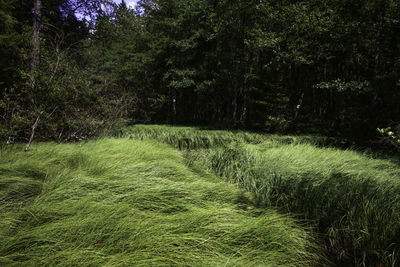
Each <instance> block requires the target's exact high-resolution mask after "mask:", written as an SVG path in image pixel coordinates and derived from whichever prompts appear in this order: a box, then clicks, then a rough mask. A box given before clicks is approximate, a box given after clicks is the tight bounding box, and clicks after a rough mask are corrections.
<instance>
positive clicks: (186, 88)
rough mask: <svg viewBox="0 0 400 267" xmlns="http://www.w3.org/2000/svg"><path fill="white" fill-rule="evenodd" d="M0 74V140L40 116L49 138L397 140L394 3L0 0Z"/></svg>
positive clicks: (399, 71) (20, 137)
mask: <svg viewBox="0 0 400 267" xmlns="http://www.w3.org/2000/svg"><path fill="white" fill-rule="evenodd" d="M0 69H1V72H0V140H4V142H20V141H25V140H27V139H28V138H29V136H30V134H31V127H32V125H33V124H34V122H35V121H36V120H37V119H38V118H40V120H39V123H38V124H37V131H36V137H35V138H38V139H40V140H48V139H51V140H56V141H72V140H82V139H87V138H90V137H92V136H96V135H98V134H99V133H100V132H104V130H107V129H112V128H114V127H116V125H117V124H120V123H121V124H122V123H168V124H189V125H204V126H215V127H227V128H247V129H259V130H264V131H270V132H281V133H288V132H290V133H320V134H325V135H335V136H346V137H353V138H359V139H363V140H373V139H374V138H376V136H377V135H378V134H379V133H378V132H377V131H376V130H377V128H386V127H392V128H390V129H389V128H386V130H385V129H382V130H381V131H382V133H381V134H383V135H386V137H390V138H392V139H395V138H394V136H396V130H395V129H396V125H398V122H399V121H400V119H399V118H400V104H399V100H400V2H399V1H397V0H371V1H365V0H308V1H301V0H185V1H182V0H142V1H139V2H138V5H137V7H136V9H135V10H133V9H129V8H128V7H127V6H126V4H125V3H124V2H122V4H119V5H117V4H115V3H113V2H110V1H96V0H46V1H44V0H34V1H33V0H31V1H27V0H1V1H0ZM392 129H393V132H392ZM390 138H389V140H392V139H390Z"/></svg>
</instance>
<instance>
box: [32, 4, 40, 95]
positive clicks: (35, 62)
mask: <svg viewBox="0 0 400 267" xmlns="http://www.w3.org/2000/svg"><path fill="white" fill-rule="evenodd" d="M33 8H34V10H33V51H32V62H31V79H30V82H31V87H32V89H33V88H34V87H35V86H36V72H37V70H38V68H39V63H40V57H39V51H40V27H41V19H42V14H41V8H42V0H35V1H34V7H33ZM31 101H32V102H34V100H33V95H31Z"/></svg>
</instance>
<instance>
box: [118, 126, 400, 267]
mask: <svg viewBox="0 0 400 267" xmlns="http://www.w3.org/2000/svg"><path fill="white" fill-rule="evenodd" d="M122 135H124V136H128V137H130V138H135V139H156V140H159V141H162V142H166V143H168V144H171V145H172V146H174V147H177V148H180V149H184V148H189V150H188V151H187V152H186V155H187V161H188V165H189V166H192V167H193V168H197V169H199V168H200V169H204V168H206V169H208V170H211V171H213V173H215V174H217V175H218V176H221V177H222V178H223V179H225V180H227V181H230V182H232V183H235V184H239V185H240V186H241V187H242V188H244V189H246V190H247V191H248V192H251V193H252V194H253V197H254V198H255V199H256V200H257V201H258V205H259V206H260V207H274V208H275V207H276V208H279V209H280V210H281V211H282V212H289V213H291V214H292V215H295V216H297V217H298V218H301V219H303V220H305V221H306V222H308V223H309V224H310V225H311V226H312V227H315V229H316V230H317V231H318V234H317V236H319V237H321V238H323V239H324V240H325V246H326V249H327V250H329V251H330V253H331V257H332V260H334V261H335V262H336V264H338V265H353V266H363V265H364V266H365V265H368V266H372V265H383V266H396V265H398V264H399V262H400V167H399V166H398V164H396V163H395V161H390V160H383V159H376V158H373V157H372V156H371V155H369V154H363V153H360V152H355V151H351V150H340V149H335V148H329V147H321V144H323V143H324V140H325V139H324V138H323V137H315V138H313V137H312V136H300V137H299V136H278V135H261V134H250V133H246V132H240V131H239V132H231V131H208V130H201V129H199V128H190V127H168V126H142V125H139V126H134V127H129V128H125V129H122ZM187 140H189V141H187ZM182 144H187V145H186V146H183V145H182Z"/></svg>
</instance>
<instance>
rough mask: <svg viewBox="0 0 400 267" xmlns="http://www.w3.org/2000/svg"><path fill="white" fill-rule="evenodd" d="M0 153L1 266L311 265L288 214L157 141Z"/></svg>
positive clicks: (312, 258) (311, 253)
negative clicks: (197, 168)
mask: <svg viewBox="0 0 400 267" xmlns="http://www.w3.org/2000/svg"><path fill="white" fill-rule="evenodd" d="M21 151H22V146H18V145H15V146H11V147H8V148H5V149H3V150H0V205H1V206H0V221H1V224H0V240H1V243H0V265H1V266H32V265H35V266H55V265H63V266H71V265H78V266H85V265H86V266H87V265H106V266H126V265H135V266H170V265H186V266H196V265H197V266H204V265H212V266H214V265H215V266H260V265H261V266H279V265H282V266H312V265H319V264H321V261H320V260H321V258H322V257H321V252H320V251H319V250H318V249H317V248H316V245H315V243H314V242H313V241H312V238H311V237H310V235H309V234H308V233H307V231H305V230H304V228H303V227H302V226H299V225H298V223H296V222H295V221H294V220H293V219H292V218H290V217H288V216H285V215H281V214H279V213H278V212H276V211H275V210H273V209H270V208H268V209H265V208H261V209H260V208H255V207H254V206H253V205H252V202H251V201H250V199H249V198H250V195H249V194H248V193H244V192H242V191H240V190H239V189H237V188H236V187H235V186H234V185H232V184H229V183H226V182H224V181H222V180H221V179H219V178H216V177H215V176H214V175H212V174H206V173H205V172H200V171H199V172H196V171H193V170H194V168H189V167H188V166H187V165H186V164H185V162H186V160H185V159H184V158H183V157H182V155H181V153H179V152H178V151H176V150H174V149H173V148H171V147H170V146H168V145H166V144H161V143H158V142H156V141H135V140H128V139H102V140H98V141H91V142H87V143H77V144H63V145H57V144H55V143H41V144H35V145H34V146H33V147H32V148H31V150H30V151H29V152H28V153H24V152H21Z"/></svg>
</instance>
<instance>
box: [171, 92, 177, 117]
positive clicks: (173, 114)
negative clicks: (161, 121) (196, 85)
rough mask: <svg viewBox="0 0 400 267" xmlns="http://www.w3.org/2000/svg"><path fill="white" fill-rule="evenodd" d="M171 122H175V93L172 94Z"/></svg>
mask: <svg viewBox="0 0 400 267" xmlns="http://www.w3.org/2000/svg"><path fill="white" fill-rule="evenodd" d="M172 123H173V124H175V123H176V94H175V93H174V94H173V96H172Z"/></svg>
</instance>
